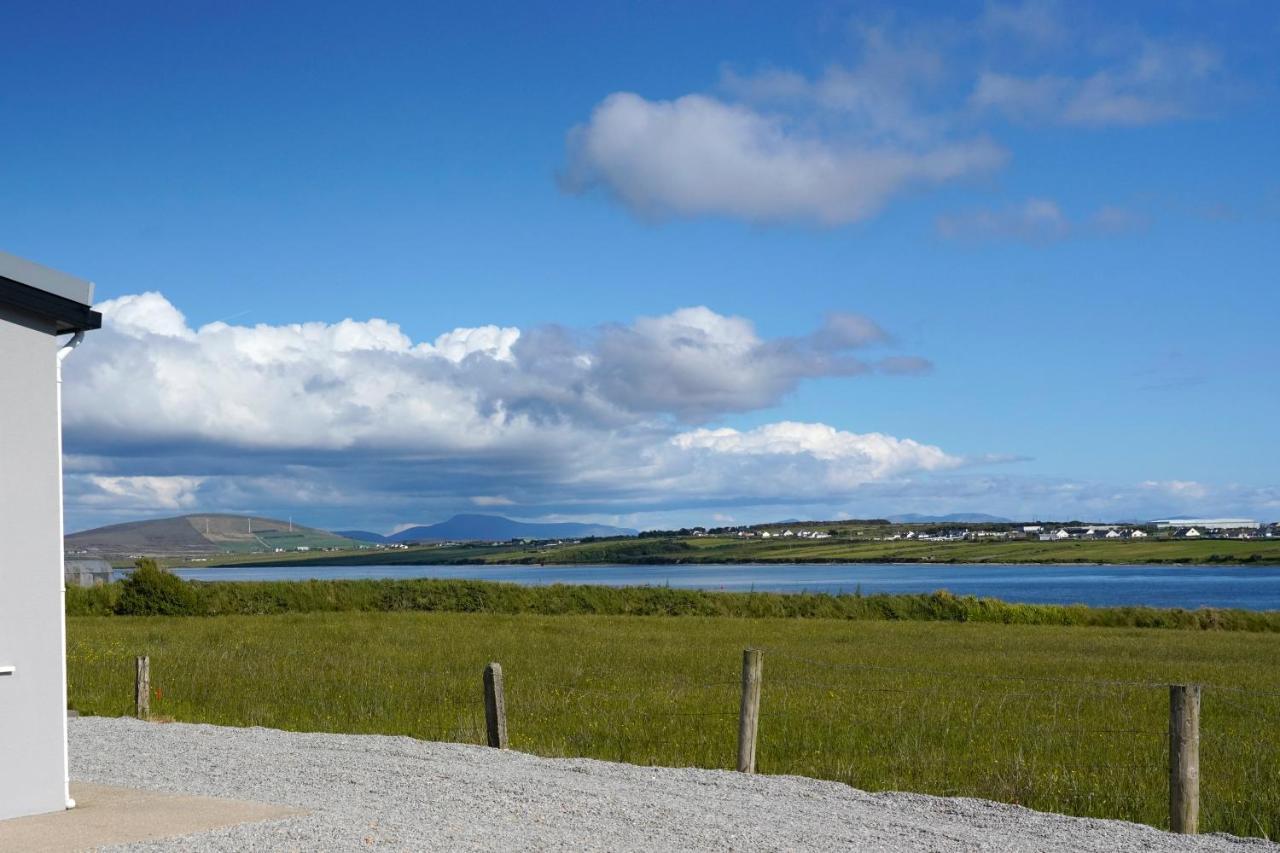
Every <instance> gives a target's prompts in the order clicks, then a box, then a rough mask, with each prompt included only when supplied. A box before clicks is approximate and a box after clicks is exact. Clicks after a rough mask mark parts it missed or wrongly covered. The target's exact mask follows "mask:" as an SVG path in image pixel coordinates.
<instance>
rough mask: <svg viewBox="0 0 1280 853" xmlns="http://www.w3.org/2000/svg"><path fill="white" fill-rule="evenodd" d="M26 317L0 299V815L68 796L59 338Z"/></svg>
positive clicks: (52, 805)
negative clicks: (9, 671)
mask: <svg viewBox="0 0 1280 853" xmlns="http://www.w3.org/2000/svg"><path fill="white" fill-rule="evenodd" d="M33 325H35V324H33V323H32V321H30V320H23V319H22V318H20V317H17V316H15V315H12V314H8V313H6V311H5V309H3V308H0V543H3V548H0V671H2V669H3V668H5V667H14V672H13V674H12V675H0V736H2V737H3V741H0V819H4V818H10V817H17V816H19V815H28V814H39V813H42V812H52V811H58V810H61V809H63V808H65V806H66V788H65V785H66V751H65V737H66V707H67V706H66V694H65V687H64V681H63V672H64V670H63V667H64V666H65V663H64V654H63V634H62V630H63V603H62V594H63V593H62V530H61V525H62V514H61V510H62V507H61V484H60V482H59V474H60V471H61V468H60V465H59V458H58V455H59V450H60V438H59V429H60V425H59V423H58V415H57V396H56V395H57V385H56V376H57V373H56V357H55V352H56V349H57V347H58V344H59V341H58V340H57V339H56V338H55V337H53V335H52V334H51V333H50V332H51V331H52V329H51V327H50V328H43V329H41V328H32V326H33Z"/></svg>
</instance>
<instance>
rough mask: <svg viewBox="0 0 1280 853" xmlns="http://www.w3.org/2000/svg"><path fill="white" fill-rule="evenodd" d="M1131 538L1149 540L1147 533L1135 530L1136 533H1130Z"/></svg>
mask: <svg viewBox="0 0 1280 853" xmlns="http://www.w3.org/2000/svg"><path fill="white" fill-rule="evenodd" d="M1129 538H1130V539H1146V538H1147V534H1146V532H1145V531H1142V530H1135V531H1133V532H1132V533H1130V534H1129Z"/></svg>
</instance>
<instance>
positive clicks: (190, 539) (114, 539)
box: [64, 513, 356, 556]
mask: <svg viewBox="0 0 1280 853" xmlns="http://www.w3.org/2000/svg"><path fill="white" fill-rule="evenodd" d="M355 544H356V543H355V542H353V541H352V540H351V539H348V538H346V537H344V536H340V535H338V534H336V533H330V532H329V531H327V530H319V529H317V528H314V527H303V526H302V525H300V524H293V523H292V522H289V521H281V520H280V519H278V518H262V517H259V516H248V515H227V514H223V513H208V514H201V515H180V516H176V517H174V518H153V519H149V520H147V521H129V522H125V523H124V524H112V525H110V526H108V527H97V528H94V529H93V530H82V531H80V532H79V533H72V534H70V535H68V536H67V537H66V538H65V539H64V546H65V547H66V549H67V551H69V552H75V551H83V552H88V553H91V554H108V555H118V556H128V555H131V554H145V555H149V556H163V555H183V554H223V553H227V552H232V553H238V554H243V553H251V552H254V551H274V550H275V549H277V548H283V549H284V550H286V551H292V550H295V549H297V548H310V549H320V548H344V547H345V548H351V547H354V546H355Z"/></svg>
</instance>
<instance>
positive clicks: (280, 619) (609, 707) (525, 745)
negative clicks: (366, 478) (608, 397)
mask: <svg viewBox="0 0 1280 853" xmlns="http://www.w3.org/2000/svg"><path fill="white" fill-rule="evenodd" d="M68 632H69V640H68V642H69V651H68V661H69V681H70V702H71V706H72V707H74V708H76V709H78V710H79V711H80V712H81V713H85V714H105V715H122V714H126V713H130V712H131V710H132V689H133V685H132V659H133V656H134V655H137V654H148V655H150V656H151V660H152V664H151V666H152V683H153V688H154V690H155V696H154V698H153V700H152V712H153V714H155V715H157V716H160V717H167V718H172V719H177V720H182V721H199V722H209V723H216V724H222V725H236V726H246V725H261V726H269V727H275V728H283V729H291V730H304V731H331V732H352V733H384V734H402V735H409V736H413V737H419V738H428V739H442V740H455V741H463V742H475V743H478V742H480V741H481V740H482V739H483V733H482V726H483V722H482V721H483V711H482V704H481V691H480V683H481V672H482V670H483V667H484V665H485V663H486V662H488V661H490V660H496V661H500V662H501V663H502V664H503V668H504V670H505V673H506V685H507V709H508V715H509V727H510V734H511V741H512V746H513V748H516V749H520V750H525V751H529V752H534V753H538V754H542V755H552V756H559V755H572V756H591V757H597V758H603V759H610V760H620V761H628V762H635V763H642V764H644V763H652V764H664V765H696V766H703V767H721V768H728V767H732V766H733V761H734V757H735V754H736V753H735V743H736V732H737V722H736V720H737V708H738V696H739V687H738V679H739V674H740V662H741V654H742V649H743V648H744V647H747V646H754V647H759V648H763V649H764V650H765V651H764V659H765V663H764V689H763V700H762V718H761V726H760V749H759V766H760V769H761V771H762V772H767V773H795V774H801V775H807V776H815V777H821V778H829V779H836V780H840V781H843V782H847V783H849V784H852V785H855V786H857V787H859V788H865V789H871V790H883V789H898V790H910V791H920V792H926V793H935V794H945V795H968V796H978V797H986V798H991V799H996V800H1002V801H1007V802H1016V803H1021V804H1024V805H1027V806H1030V807H1033V808H1037V809H1044V810H1049V811H1060V812H1067V813H1072V814H1080V815H1091V816H1101V817H1115V818H1126V819H1130V820H1137V821H1141V822H1145V823H1150V824H1154V825H1157V826H1162V825H1165V822H1166V820H1167V800H1166V798H1167V781H1166V778H1167V777H1166V769H1165V766H1166V765H1165V762H1166V747H1167V740H1166V739H1167V735H1166V731H1167V729H1166V727H1167V708H1168V690H1167V687H1165V686H1164V685H1166V684H1167V683H1170V682H1203V683H1205V684H1206V685H1209V686H1206V687H1205V689H1204V691H1205V692H1204V712H1203V719H1202V747H1201V750H1202V769H1201V773H1202V782H1201V790H1202V819H1201V827H1202V830H1203V831H1227V832H1232V833H1235V834H1241V835H1267V836H1270V837H1272V838H1275V837H1277V836H1280V726H1278V725H1277V723H1278V722H1280V670H1277V668H1276V667H1275V661H1276V660H1277V659H1280V636H1277V635H1275V634H1271V633H1253V632H1221V631H1187V630H1182V631H1179V630H1155V629H1140V628H1096V627H1073V626H1072V627H1068V626H1048V625H995V624H974V623H954V622H893V621H843V620H828V619H771V618H758V619H752V618H726V617H701V616H685V617H680V618H670V617H647V616H585V615H561V616H545V615H532V614H494V613H414V612H387V613H367V612H344V613H305V614H284V615H274V616H216V617H174V618H170V617H121V616H103V617H98V616H93V617H90V616H78V617H72V618H70V619H69V624H68Z"/></svg>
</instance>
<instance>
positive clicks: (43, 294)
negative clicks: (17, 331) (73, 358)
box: [0, 275, 102, 335]
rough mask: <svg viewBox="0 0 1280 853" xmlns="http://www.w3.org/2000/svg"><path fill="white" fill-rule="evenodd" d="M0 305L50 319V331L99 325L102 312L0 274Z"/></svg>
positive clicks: (58, 333) (84, 330)
mask: <svg viewBox="0 0 1280 853" xmlns="http://www.w3.org/2000/svg"><path fill="white" fill-rule="evenodd" d="M0 305H7V306H9V307H11V308H14V309H15V310H17V311H19V312H21V313H24V314H30V315H32V316H35V317H40V318H41V319H45V320H52V321H53V325H54V334H56V335H62V334H66V333H67V332H88V331H92V330H93V329H100V328H102V315H101V314H100V313H98V312H97V311H94V310H93V309H92V308H90V307H89V306H88V305H85V304H83V303H80V302H76V301H75V300H74V299H67V298H66V297H65V296H58V295H56V294H53V293H49V292H48V291H45V290H41V289H40V288H38V287H32V286H31V285H29V284H23V283H22V282H20V281H14V280H13V279H11V278H5V277H4V276H2V275H0Z"/></svg>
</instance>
